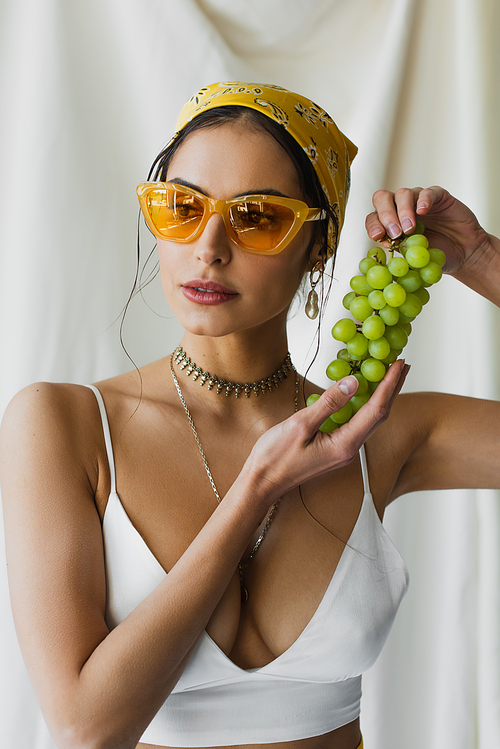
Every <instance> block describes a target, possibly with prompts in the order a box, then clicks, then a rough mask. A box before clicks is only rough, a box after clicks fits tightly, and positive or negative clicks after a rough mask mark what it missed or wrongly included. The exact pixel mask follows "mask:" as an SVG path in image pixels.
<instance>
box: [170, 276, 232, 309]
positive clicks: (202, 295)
mask: <svg viewBox="0 0 500 749" xmlns="http://www.w3.org/2000/svg"><path fill="white" fill-rule="evenodd" d="M181 288H182V293H183V294H184V296H185V297H186V299H189V300H190V301H192V302H195V303H197V304H207V305H211V304H223V303H225V302H230V301H231V300H233V299H235V298H236V297H237V296H238V292H237V291H234V290H233V289H229V288H228V287H227V286H222V284H220V283H216V282H215V281H205V280H203V279H201V278H195V279H193V280H192V281H187V282H186V283H184V284H182V287H181Z"/></svg>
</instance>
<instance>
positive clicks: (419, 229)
mask: <svg viewBox="0 0 500 749" xmlns="http://www.w3.org/2000/svg"><path fill="white" fill-rule="evenodd" d="M424 231H425V226H424V222H423V221H421V220H420V219H417V223H416V225H415V230H414V231H413V232H412V234H423V233H424Z"/></svg>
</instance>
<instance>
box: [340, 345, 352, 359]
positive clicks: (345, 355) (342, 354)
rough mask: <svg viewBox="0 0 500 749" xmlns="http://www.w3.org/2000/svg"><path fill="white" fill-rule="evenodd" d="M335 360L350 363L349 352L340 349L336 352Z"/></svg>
mask: <svg viewBox="0 0 500 749" xmlns="http://www.w3.org/2000/svg"><path fill="white" fill-rule="evenodd" d="M337 359H343V360H344V361H351V357H350V356H349V352H348V351H347V349H346V348H341V349H339V350H338V351H337Z"/></svg>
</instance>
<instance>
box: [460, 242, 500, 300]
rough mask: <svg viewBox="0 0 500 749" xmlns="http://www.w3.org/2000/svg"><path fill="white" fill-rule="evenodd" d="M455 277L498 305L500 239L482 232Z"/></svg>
mask: <svg viewBox="0 0 500 749" xmlns="http://www.w3.org/2000/svg"><path fill="white" fill-rule="evenodd" d="M454 275H455V278H456V279H457V280H459V281H461V282H462V283H464V284H465V285H466V286H469V288H471V289H473V290H474V291H477V292H478V293H479V294H481V295H482V296H484V297H485V298H486V299H489V300H490V301H491V302H493V303H494V304H496V305H497V306H500V240H499V239H498V238H497V237H495V236H493V235H492V234H487V233H486V232H484V234H483V235H482V237H481V240H480V242H479V244H478V246H477V248H476V249H475V250H474V252H473V253H471V255H470V256H469V258H468V259H467V261H466V262H465V263H464V264H463V266H462V267H461V268H460V269H459V270H458V271H457V272H456V273H455V274H454Z"/></svg>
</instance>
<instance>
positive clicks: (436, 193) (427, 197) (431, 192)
mask: <svg viewBox="0 0 500 749" xmlns="http://www.w3.org/2000/svg"><path fill="white" fill-rule="evenodd" d="M443 195H444V190H443V188H442V187H439V186H438V185H433V186H432V187H426V188H425V189H421V190H420V192H419V194H418V196H417V214H418V215H419V216H425V214H426V213H428V212H429V210H430V209H431V208H432V206H433V205H434V204H435V203H438V202H439V201H440V200H441V198H442V197H443Z"/></svg>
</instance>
